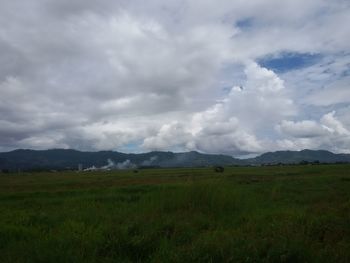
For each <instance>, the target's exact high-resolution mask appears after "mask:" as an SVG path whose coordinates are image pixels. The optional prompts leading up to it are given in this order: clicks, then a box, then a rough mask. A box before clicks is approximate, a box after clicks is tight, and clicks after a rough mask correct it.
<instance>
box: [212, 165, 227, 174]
mask: <svg viewBox="0 0 350 263" xmlns="http://www.w3.org/2000/svg"><path fill="white" fill-rule="evenodd" d="M214 171H215V172H217V173H223V172H224V171H225V168H224V167H222V166H215V167H214Z"/></svg>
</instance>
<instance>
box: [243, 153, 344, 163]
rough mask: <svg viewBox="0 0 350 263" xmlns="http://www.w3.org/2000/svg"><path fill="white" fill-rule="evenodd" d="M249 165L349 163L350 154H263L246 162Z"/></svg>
mask: <svg viewBox="0 0 350 263" xmlns="http://www.w3.org/2000/svg"><path fill="white" fill-rule="evenodd" d="M247 161H248V162H249V163H251V164H277V163H283V164H294V163H301V162H317V161H318V162H321V163H337V162H350V154H335V153H332V152H329V151H324V150H318V151H313V150H302V151H277V152H268V153H264V154H262V155H260V156H258V157H256V158H252V159H249V160H247Z"/></svg>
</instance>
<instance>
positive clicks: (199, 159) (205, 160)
mask: <svg viewBox="0 0 350 263" xmlns="http://www.w3.org/2000/svg"><path fill="white" fill-rule="evenodd" d="M302 162H304V163H306V162H320V163H339V162H342V163H343V162H345V163H348V162H350V154H335V153H332V152H329V151H324V150H317V151H314V150H302V151H277V152H268V153H264V154H262V155H260V156H257V157H255V158H250V159H237V158H234V157H231V156H228V155H215V154H203V153H199V152H195V151H191V152H183V153H173V152H161V151H153V152H149V153H140V154H127V153H120V152H115V151H99V152H82V151H77V150H66V149H52V150H40V151H37V150H22V149H20V150H14V151H10V152H2V153H0V169H1V170H18V169H20V170H35V169H38V170H64V169H78V166H79V165H80V166H81V168H82V169H99V168H101V169H110V168H112V169H115V168H116V169H123V168H135V167H141V168H147V167H204V166H215V165H220V166H230V165H268V164H297V163H302Z"/></svg>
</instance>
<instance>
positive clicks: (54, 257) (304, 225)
mask: <svg viewBox="0 0 350 263" xmlns="http://www.w3.org/2000/svg"><path fill="white" fill-rule="evenodd" d="M0 262H2V263H5V262H350V165H315V166H276V167H256V168H254V167H232V168H226V169H225V172H224V173H215V172H213V170H212V169H209V168H208V169H204V168H203V169H158V170H140V171H139V172H138V173H134V172H133V171H115V172H95V173H75V172H67V173H36V174H6V175H5V174H0Z"/></svg>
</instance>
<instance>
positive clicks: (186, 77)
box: [0, 0, 350, 155]
mask: <svg viewBox="0 0 350 263" xmlns="http://www.w3.org/2000/svg"><path fill="white" fill-rule="evenodd" d="M275 10H278V12H276V11H275ZM349 10H350V4H349V3H348V1H343V0H336V1H331V2H330V1H325V0H315V1H307V2H305V1H302V0H287V1H283V3H282V2H281V1H279V0H269V1H260V0H253V1H249V2H247V1H241V0H235V1H229V0H221V1H216V2H213V1H198V0H195V1H193V0H191V1H189V0H185V1H175V0H169V1H166V2H164V1H159V0H150V1H147V3H145V2H144V1H138V0H137V1H124V0H123V1H112V0H101V1H98V3H97V2H96V1H92V0H85V1H82V0H79V1H74V2H72V1H68V0H62V1H54V0H34V1H25V2H23V1H19V0H13V1H1V0H0V24H1V27H0V56H1V62H0V150H1V151H5V150H11V149H15V148H35V149H45V148H53V147H60V148H78V149H82V150H87V149H88V150H107V149H114V150H118V149H124V148H125V147H129V145H132V149H133V150H135V151H141V150H151V149H162V150H179V151H180V150H199V151H203V152H215V153H227V154H233V155H241V154H246V153H258V152H263V151H266V150H271V149H275V148H278V147H280V146H279V145H280V144H281V143H276V141H277V140H279V141H280V142H282V141H284V142H286V143H285V146H284V147H286V148H288V147H289V146H290V147H291V148H292V147H294V146H293V145H296V143H297V142H298V143H299V144H300V145H304V146H305V147H313V146H315V145H316V144H314V143H313V141H314V139H313V138H314V137H315V138H316V137H317V138H318V137H322V136H325V135H324V134H323V133H326V134H333V135H332V136H333V137H332V140H333V141H334V142H335V143H337V144H339V145H338V146H339V147H342V146H341V144H343V140H346V139H344V138H346V136H347V135H346V131H348V130H349V125H350V121H346V112H347V110H346V109H347V107H348V104H349V100H348V99H347V97H349V96H347V95H348V85H347V84H348V80H349V63H350V56H349V47H348V43H349V41H350V39H349V36H350V31H349V30H350V29H349V27H347V26H345V25H347V24H349V23H350V21H349V16H348V12H349ZM283 52H294V53H296V54H298V53H303V54H319V55H320V57H322V59H321V60H320V61H319V62H317V63H314V64H312V65H309V66H308V67H304V68H300V69H294V70H290V71H287V72H285V73H283V74H277V73H276V72H273V71H272V70H271V69H268V68H264V67H262V66H260V65H259V64H258V63H257V61H259V59H261V58H266V57H270V56H276V55H280V54H283ZM333 110H336V111H337V113H339V114H340V113H341V112H343V113H342V116H344V117H342V119H341V120H338V119H337V118H336V117H335V115H329V116H328V117H327V115H326V113H327V112H332V111H333ZM310 112H311V113H310ZM323 115H324V117H323V118H322V120H319V119H320V118H321V116H323ZM337 116H338V115H337ZM339 116H340V115H339ZM309 118H311V119H310V120H307V121H302V122H296V121H293V120H296V119H309ZM337 120H338V121H340V123H337ZM276 127H279V128H278V129H276ZM283 136H285V137H283ZM282 137H283V138H282ZM336 138H339V140H336ZM287 140H288V142H287ZM301 140H302V141H301ZM310 140H311V142H310ZM289 142H290V143H289ZM288 145H289V146H288ZM320 145H321V146H322V145H323V146H324V147H333V148H335V147H336V146H332V145H331V144H330V143H328V144H327V143H323V144H320ZM338 146H337V147H338ZM300 147H301V146H300ZM333 148H332V149H333Z"/></svg>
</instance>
